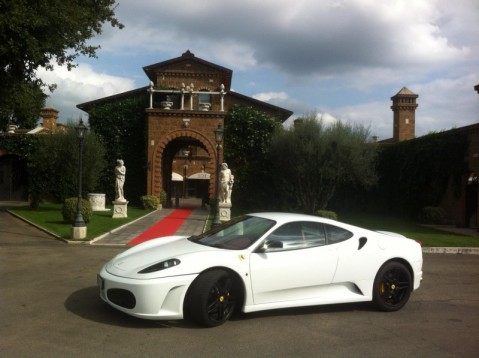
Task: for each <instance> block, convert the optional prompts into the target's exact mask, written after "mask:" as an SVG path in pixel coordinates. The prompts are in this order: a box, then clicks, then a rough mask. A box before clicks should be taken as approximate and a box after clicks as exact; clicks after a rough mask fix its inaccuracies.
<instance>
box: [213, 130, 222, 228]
mask: <svg viewBox="0 0 479 358" xmlns="http://www.w3.org/2000/svg"><path fill="white" fill-rule="evenodd" d="M215 140H216V181H215V217H214V219H213V222H212V223H211V225H212V226H216V225H219V224H221V221H220V198H219V181H220V152H221V143H222V142H223V128H221V124H218V127H217V128H216V129H215Z"/></svg>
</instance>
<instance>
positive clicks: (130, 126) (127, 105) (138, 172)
mask: <svg viewBox="0 0 479 358" xmlns="http://www.w3.org/2000/svg"><path fill="white" fill-rule="evenodd" d="M148 100H149V98H148V96H147V93H146V91H145V92H143V93H139V94H137V95H134V96H130V97H128V98H120V99H114V100H111V101H107V102H104V103H101V104H98V105H96V106H94V107H93V108H91V109H89V110H88V114H89V118H88V121H89V123H90V126H91V127H92V129H93V130H94V131H95V133H96V134H97V135H98V136H99V138H100V140H101V142H102V143H103V144H104V146H105V147H106V148H110V149H109V150H108V152H107V153H106V156H105V159H106V161H107V168H106V169H105V170H104V171H103V172H102V174H101V178H100V185H101V187H102V188H103V189H102V190H103V192H104V193H106V195H107V197H108V198H111V200H113V199H115V186H114V185H113V181H112V180H113V178H115V163H116V160H117V159H123V160H124V162H125V166H126V167H127V177H126V181H125V193H126V195H128V200H129V201H130V203H132V204H140V197H141V196H143V195H145V193H146V174H147V149H146V141H147V117H146V112H145V108H146V107H148Z"/></svg>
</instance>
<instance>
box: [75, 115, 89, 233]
mask: <svg viewBox="0 0 479 358" xmlns="http://www.w3.org/2000/svg"><path fill="white" fill-rule="evenodd" d="M75 130H76V133H77V138H78V200H77V212H76V217H75V221H74V223H73V226H72V238H73V239H84V238H85V237H86V225H85V220H83V215H82V213H81V211H82V204H81V200H82V174H83V163H82V159H83V139H84V137H85V133H86V131H87V127H86V126H85V124H83V119H82V118H81V117H80V123H78V126H76V127H75Z"/></svg>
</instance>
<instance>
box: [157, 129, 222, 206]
mask: <svg viewBox="0 0 479 358" xmlns="http://www.w3.org/2000/svg"><path fill="white" fill-rule="evenodd" d="M175 140H185V141H186V142H188V141H192V142H197V143H199V144H200V145H201V146H202V147H203V148H204V149H205V150H206V151H207V153H208V154H209V155H210V157H211V158H212V159H213V160H212V162H213V163H214V164H213V166H210V167H209V168H208V167H207V168H206V171H207V172H208V173H209V174H210V182H209V194H210V197H211V196H213V194H214V182H215V180H216V156H217V151H216V143H213V141H212V140H211V139H210V138H208V137H206V136H204V135H203V134H202V133H200V132H198V131H195V130H191V129H186V128H183V129H179V130H175V131H172V132H170V133H168V134H167V135H166V136H165V137H163V138H162V139H161V140H160V141H159V142H158V143H157V145H156V146H155V149H154V151H153V155H152V160H151V171H150V175H151V180H150V182H151V188H150V192H151V194H152V195H155V196H160V193H161V191H162V190H163V189H164V188H165V187H166V185H165V184H166V183H165V182H164V181H165V180H168V177H167V176H165V174H168V173H169V175H171V168H165V165H170V164H168V161H167V160H166V159H167V158H165V155H166V153H165V150H166V149H167V147H168V145H169V144H170V143H172V142H173V141H175Z"/></svg>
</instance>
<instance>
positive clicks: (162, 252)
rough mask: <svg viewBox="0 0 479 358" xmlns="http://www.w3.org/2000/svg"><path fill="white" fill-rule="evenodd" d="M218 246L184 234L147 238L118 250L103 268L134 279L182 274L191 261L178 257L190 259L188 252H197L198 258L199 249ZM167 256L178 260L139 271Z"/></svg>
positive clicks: (207, 249) (199, 256)
mask: <svg viewBox="0 0 479 358" xmlns="http://www.w3.org/2000/svg"><path fill="white" fill-rule="evenodd" d="M218 250H220V249H217V248H213V247H209V246H204V245H200V244H196V243H193V242H191V241H189V240H188V239H187V238H186V237H178V236H173V237H164V238H159V239H154V240H150V241H148V242H146V243H144V244H140V245H137V246H135V247H133V248H131V249H129V250H127V251H125V252H123V253H121V254H119V255H118V256H116V257H115V258H113V259H112V260H111V261H110V262H108V263H107V264H106V270H107V271H108V272H109V273H111V274H112V275H116V276H122V277H131V278H136V279H151V278H158V277H166V276H175V275H185V274H190V273H193V272H187V271H185V270H186V269H187V266H190V265H184V264H183V265H182V264H181V261H184V260H187V259H188V260H191V255H196V256H197V257H198V259H200V260H201V259H202V257H204V255H202V253H206V252H211V251H218ZM168 259H177V260H180V264H179V265H178V266H174V267H169V268H167V269H164V270H159V271H156V272H153V273H149V274H139V273H138V272H139V271H141V270H143V269H145V268H147V267H150V266H152V265H155V264H157V263H160V262H162V261H165V260H168Z"/></svg>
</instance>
